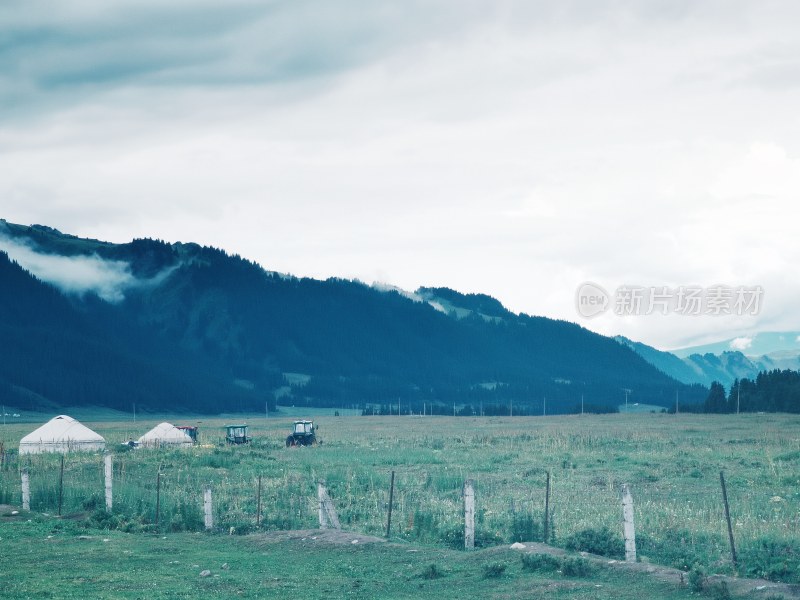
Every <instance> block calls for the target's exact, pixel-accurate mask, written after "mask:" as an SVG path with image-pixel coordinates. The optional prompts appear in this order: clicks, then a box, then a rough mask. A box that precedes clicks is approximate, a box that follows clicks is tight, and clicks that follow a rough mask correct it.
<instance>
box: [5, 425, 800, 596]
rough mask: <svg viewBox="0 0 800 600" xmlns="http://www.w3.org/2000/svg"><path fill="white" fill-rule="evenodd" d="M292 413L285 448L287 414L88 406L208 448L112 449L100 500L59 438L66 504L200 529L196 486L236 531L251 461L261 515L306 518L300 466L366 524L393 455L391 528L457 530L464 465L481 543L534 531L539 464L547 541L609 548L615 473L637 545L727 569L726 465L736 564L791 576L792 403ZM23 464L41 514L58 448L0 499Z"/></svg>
mask: <svg viewBox="0 0 800 600" xmlns="http://www.w3.org/2000/svg"><path fill="white" fill-rule="evenodd" d="M103 416H105V415H103ZM303 416H308V417H314V418H316V420H317V422H318V424H319V425H320V437H321V438H322V440H323V444H322V445H320V446H317V447H314V448H298V449H288V450H287V449H286V448H285V447H284V439H285V437H286V435H287V432H288V431H289V424H290V423H291V417H288V416H279V417H271V418H269V419H265V418H264V416H263V415H250V416H248V417H247V418H243V417H242V416H241V415H238V416H230V415H227V416H223V417H203V416H187V415H183V416H177V417H176V416H174V415H173V416H169V415H148V418H147V419H146V420H141V419H139V420H138V421H137V422H136V423H133V422H132V420H119V417H118V416H115V415H110V417H111V418H112V419H117V420H102V417H101V418H98V420H96V421H93V420H92V418H91V417H92V415H91V414H86V415H84V419H83V420H84V422H85V423H86V424H87V425H89V426H90V427H92V428H93V429H95V430H96V431H98V432H99V433H101V434H102V435H104V436H105V437H106V439H107V440H108V441H109V444H110V446H111V447H112V448H113V449H115V450H117V449H119V448H120V446H119V444H120V443H121V442H123V441H125V440H127V439H129V438H130V437H133V438H136V437H138V436H139V435H141V434H142V433H144V432H145V431H147V430H148V429H149V428H150V427H152V426H153V425H155V424H157V423H158V422H160V421H163V420H167V421H171V422H175V423H178V424H180V423H183V424H198V423H199V426H200V435H201V443H202V444H204V445H205V446H207V447H195V448H191V449H189V450H164V451H156V450H137V451H134V452H118V453H115V457H114V471H115V488H114V498H115V504H114V511H113V515H111V516H108V515H104V514H102V511H98V510H97V509H98V508H99V507H101V506H102V490H103V488H102V471H101V460H100V458H99V456H97V455H77V454H73V455H68V457H67V461H66V472H65V478H64V497H63V503H64V507H63V512H64V513H65V514H69V513H80V514H81V515H82V517H83V518H91V519H92V520H93V522H94V523H95V524H97V525H103V526H107V527H112V528H114V529H116V530H123V531H130V532H144V533H145V534H147V535H149V534H150V533H152V532H156V531H157V532H162V533H173V532H182V531H196V530H200V529H202V513H201V509H202V489H203V487H204V486H205V485H211V486H212V489H213V494H214V504H215V519H216V523H215V525H216V530H217V531H220V532H226V533H227V532H229V531H230V530H231V528H233V530H234V532H236V533H248V532H252V531H255V530H256V524H255V515H256V488H257V479H258V477H259V476H261V477H262V504H263V517H262V525H261V529H262V530H274V529H306V528H312V527H316V525H317V514H316V513H317V504H316V489H315V482H316V481H317V480H319V479H325V480H326V481H327V485H328V488H329V492H330V495H331V497H332V498H333V501H334V503H335V505H336V508H337V511H338V513H339V518H340V520H341V522H342V525H343V527H344V528H346V529H348V530H351V531H357V532H361V533H364V534H371V535H377V536H381V535H383V533H384V530H385V527H386V516H387V504H388V496H389V493H388V492H389V490H388V486H389V478H390V474H391V471H393V470H394V471H395V472H396V477H395V496H394V513H393V517H392V533H393V539H395V540H397V541H403V542H407V543H408V542H410V543H416V544H423V545H425V546H427V547H430V548H431V549H437V550H443V549H447V548H458V547H460V546H461V545H462V544H463V523H462V510H463V508H462V502H463V501H462V498H461V487H462V484H463V481H464V479H466V478H472V479H474V480H475V481H476V485H477V491H476V498H477V515H476V519H477V535H476V541H477V543H478V545H479V546H481V547H489V546H493V545H497V544H506V543H510V542H513V541H535V540H537V539H540V538H541V535H542V532H543V527H542V514H543V509H544V490H545V474H546V472H547V471H550V473H551V477H552V479H551V481H552V495H551V509H552V518H551V523H550V530H551V538H550V539H551V542H552V543H554V544H555V545H559V546H565V545H567V544H569V543H570V542H572V541H574V540H586V539H588V540H592V543H596V542H599V541H601V542H602V544H600V545H599V546H598V547H600V548H617V549H618V548H619V547H620V544H621V543H622V542H621V527H620V518H621V505H620V485H621V484H622V483H628V484H629V485H630V486H631V490H632V493H633V497H634V502H635V511H636V522H637V541H638V549H639V553H640V555H642V556H644V557H645V559H647V560H650V561H652V562H655V563H659V564H664V565H667V566H674V567H679V568H684V569H689V568H691V567H692V566H693V565H695V564H699V565H701V566H703V567H704V568H706V569H707V570H709V572H721V573H732V572H733V567H732V565H731V563H730V558H729V550H728V542H727V531H726V529H725V521H724V513H723V509H722V503H721V493H720V486H719V471H720V470H724V471H725V475H726V480H727V484H728V495H729V499H730V502H731V513H732V517H733V520H734V534H735V536H736V542H737V549H738V550H739V557H740V569H739V574H741V575H750V576H764V577H768V578H771V579H774V580H778V581H790V582H798V581H799V580H800V543H798V542H797V540H798V539H800V520H798V518H797V515H798V514H799V513H800V470H799V469H798V465H799V464H800V460H799V459H798V456H800V436H798V433H797V432H798V431H800V417H797V416H791V415H751V414H748V415H738V416H737V415H724V416H722V415H719V416H718V415H714V416H710V415H688V414H687V415H678V416H676V415H665V414H663V415H662V414H649V413H647V414H617V415H602V416H594V415H586V416H557V417H547V418H537V417H525V418H513V419H511V418H450V417H344V416H341V417H335V416H330V415H322V414H319V415H317V414H315V413H314V412H313V411H307V412H304V413H303ZM231 419H233V420H236V421H242V420H245V421H248V422H249V423H250V425H251V431H250V433H251V435H253V437H254V438H255V441H254V443H253V444H252V445H250V446H248V447H238V448H231V447H224V446H220V445H219V444H220V443H221V441H222V437H223V434H224V431H223V429H222V425H224V424H225V423H226V422H228V421H230V420H231ZM44 420H46V418H42V419H41V421H44ZM33 427H34V425H31V424H14V425H7V426H6V427H4V428H3V429H2V430H0V441H3V442H5V445H6V448H9V447H12V448H13V447H15V445H16V444H17V443H18V441H19V439H20V438H21V437H22V436H23V435H25V434H26V433H28V432H29V431H31V430H32V429H33ZM22 467H26V468H28V469H29V470H30V473H31V487H32V490H31V491H32V496H33V498H32V508H33V510H34V511H39V512H47V513H54V512H55V510H56V507H57V502H58V467H59V457H57V456H35V457H20V459H19V460H18V461H17V462H13V463H12V464H7V465H6V468H5V469H0V503H14V504H18V503H19V498H20V483H19V472H18V470H19V469H20V468H22ZM159 469H160V471H161V473H162V478H161V500H160V501H161V511H160V518H159V524H158V526H156V525H155V497H156V493H155V484H156V473H157V472H158V471H159ZM584 532H589V533H584ZM608 532H610V534H609V533H608ZM598 536H599V537H598ZM526 538H527V539H526ZM581 543H583V542H581ZM428 564H430V561H429V563H428ZM437 564H438V563H437ZM425 566H426V565H424V564H422V565H419V566H418V568H416V571H415V572H416V573H417V574H418V573H419V572H420V571H421V570H422V569H423V568H424V567H425ZM480 575H481V573H480V569H478V575H477V576H478V577H480ZM503 577H505V574H504V575H503ZM503 577H498V578H497V579H498V580H502V579H503ZM437 581H438V580H437Z"/></svg>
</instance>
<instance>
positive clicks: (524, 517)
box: [509, 513, 542, 542]
mask: <svg viewBox="0 0 800 600" xmlns="http://www.w3.org/2000/svg"><path fill="white" fill-rule="evenodd" d="M509 533H510V535H509V537H510V538H511V541H512V542H534V541H540V540H542V525H541V523H539V521H538V520H536V519H534V518H533V516H532V515H530V514H529V513H521V514H516V513H515V514H514V517H513V519H512V521H511V531H510V532H509Z"/></svg>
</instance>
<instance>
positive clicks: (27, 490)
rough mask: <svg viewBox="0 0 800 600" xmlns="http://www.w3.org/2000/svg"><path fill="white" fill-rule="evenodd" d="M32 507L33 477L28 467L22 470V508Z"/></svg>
mask: <svg viewBox="0 0 800 600" xmlns="http://www.w3.org/2000/svg"><path fill="white" fill-rule="evenodd" d="M30 509H31V477H30V474H29V473H28V469H23V470H22V510H30Z"/></svg>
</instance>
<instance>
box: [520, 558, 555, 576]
mask: <svg viewBox="0 0 800 600" xmlns="http://www.w3.org/2000/svg"><path fill="white" fill-rule="evenodd" d="M521 559H522V568H523V569H525V570H527V571H535V572H537V573H551V572H555V571H558V570H559V568H561V561H560V560H559V559H558V558H556V557H555V556H550V555H549V554H523V555H522V556H521Z"/></svg>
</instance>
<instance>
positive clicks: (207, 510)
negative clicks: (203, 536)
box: [203, 487, 214, 530]
mask: <svg viewBox="0 0 800 600" xmlns="http://www.w3.org/2000/svg"><path fill="white" fill-rule="evenodd" d="M203 522H204V523H205V526H206V529H207V530H208V529H212V528H213V527H214V510H213V506H212V504H211V488H210V487H206V489H205V490H204V491H203Z"/></svg>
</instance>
